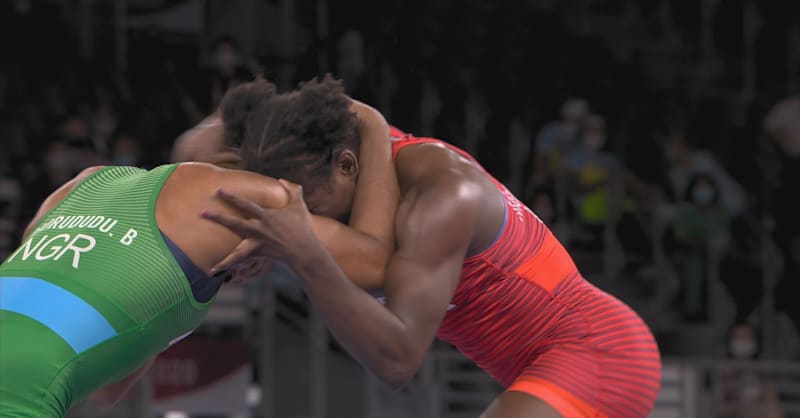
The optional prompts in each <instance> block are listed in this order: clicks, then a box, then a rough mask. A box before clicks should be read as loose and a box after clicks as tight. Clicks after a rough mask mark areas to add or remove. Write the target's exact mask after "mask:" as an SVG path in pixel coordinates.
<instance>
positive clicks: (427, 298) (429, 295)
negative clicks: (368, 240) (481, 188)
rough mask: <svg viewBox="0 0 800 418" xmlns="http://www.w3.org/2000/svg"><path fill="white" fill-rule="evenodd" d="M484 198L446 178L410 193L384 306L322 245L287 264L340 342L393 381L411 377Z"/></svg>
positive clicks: (447, 297) (440, 313)
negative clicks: (337, 262) (357, 283)
mask: <svg viewBox="0 0 800 418" xmlns="http://www.w3.org/2000/svg"><path fill="white" fill-rule="evenodd" d="M479 198H480V197H479V193H478V187H476V186H473V185H470V184H468V183H467V184H465V183H463V182H461V181H459V180H458V179H453V178H449V177H443V178H441V179H439V180H436V181H434V182H432V183H429V184H427V185H425V186H423V187H422V188H420V189H413V190H410V191H409V192H408V193H407V194H406V196H405V197H404V199H403V202H402V203H401V205H400V207H399V208H398V216H397V221H396V222H397V238H398V249H397V251H396V252H395V253H394V254H393V255H392V257H391V259H390V261H389V265H388V267H387V272H386V279H385V285H384V289H385V291H386V301H387V303H386V305H385V306H384V305H381V304H380V303H378V302H377V301H376V300H375V299H374V298H372V297H371V296H370V295H369V294H368V293H366V292H364V291H362V290H361V289H358V288H357V287H356V286H354V285H353V284H352V283H351V282H350V281H349V280H348V279H347V277H346V276H345V275H344V274H343V272H342V270H341V269H340V268H339V266H338V265H337V264H336V262H335V261H334V259H333V257H331V256H330V255H329V254H328V253H327V252H325V251H324V249H322V248H321V246H319V245H317V246H316V247H313V246H310V247H309V249H308V252H306V253H305V254H303V255H299V256H298V259H297V260H294V261H292V262H290V264H291V265H292V267H293V269H294V271H295V272H296V273H297V274H298V276H299V277H300V278H301V279H302V281H303V285H304V287H305V289H306V293H307V294H308V295H309V297H310V299H311V301H312V302H313V304H314V305H315V306H316V307H317V309H319V311H320V312H321V313H322V315H323V317H324V318H325V320H326V322H327V325H328V327H329V328H330V329H331V331H332V332H333V333H334V335H335V336H336V337H337V339H338V340H339V341H340V342H341V344H342V345H343V346H345V347H346V348H347V349H348V350H349V351H350V353H352V354H353V355H354V356H355V357H356V358H357V359H358V360H359V361H360V362H361V363H362V364H363V365H365V366H366V367H367V368H369V369H370V370H371V371H372V372H373V373H375V374H376V375H377V376H379V377H380V378H381V379H382V380H384V381H385V382H387V383H389V384H391V385H394V386H400V385H402V384H405V383H406V382H407V381H409V380H410V379H411V378H412V377H413V376H414V374H415V373H416V371H417V370H418V369H419V367H420V366H421V364H422V362H423V360H424V358H425V355H426V353H427V351H428V349H429V348H430V345H431V343H432V341H433V338H434V336H435V334H436V331H437V329H438V328H439V326H440V324H441V321H442V319H443V318H444V315H445V313H446V310H447V306H448V304H449V302H450V299H451V298H452V296H453V294H454V292H455V288H456V286H457V285H458V280H459V276H460V272H461V267H462V263H463V261H464V257H465V255H466V252H467V249H468V247H469V244H470V242H471V240H472V237H473V233H474V225H475V220H476V216H477V206H478V199H479Z"/></svg>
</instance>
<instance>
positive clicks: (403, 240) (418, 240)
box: [384, 187, 477, 340]
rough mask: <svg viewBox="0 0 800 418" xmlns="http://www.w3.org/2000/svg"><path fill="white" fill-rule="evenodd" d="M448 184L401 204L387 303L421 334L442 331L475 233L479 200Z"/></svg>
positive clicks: (390, 263)
mask: <svg viewBox="0 0 800 418" xmlns="http://www.w3.org/2000/svg"><path fill="white" fill-rule="evenodd" d="M436 189H437V188H435V187H434V188H432V191H433V190H436ZM448 189H449V188H445V191H444V192H442V191H440V192H423V193H421V194H420V195H418V196H411V197H410V199H409V201H407V202H404V203H403V204H401V206H400V208H399V209H398V224H397V237H398V249H397V251H396V252H395V254H394V255H393V256H392V258H391V260H390V262H389V266H388V267H387V274H386V282H385V284H384V289H385V291H386V300H387V303H386V306H387V308H388V309H390V310H391V311H392V312H394V313H395V314H396V315H397V316H398V318H399V319H400V320H401V321H403V323H404V324H405V325H406V326H407V327H408V328H409V329H411V330H413V332H414V333H415V334H416V337H417V338H420V339H429V340H432V338H433V336H434V335H435V333H436V330H438V328H439V324H440V323H441V321H442V319H443V318H444V315H445V313H446V312H447V307H448V305H449V304H450V301H451V299H452V297H453V294H454V293H455V290H456V287H457V286H458V283H459V279H460V276H461V269H462V266H463V263H464V257H465V256H466V253H467V249H468V248H469V245H470V243H471V241H472V237H473V234H474V226H475V217H476V210H477V209H476V204H475V201H474V200H473V199H471V198H469V197H467V198H466V199H465V198H464V196H461V195H460V193H459V191H457V190H456V191H452V190H448ZM444 196H446V198H443V197H444Z"/></svg>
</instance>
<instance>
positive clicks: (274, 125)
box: [222, 76, 360, 221]
mask: <svg viewBox="0 0 800 418" xmlns="http://www.w3.org/2000/svg"><path fill="white" fill-rule="evenodd" d="M349 109H350V99H349V98H348V97H347V96H346V95H345V93H344V88H343V87H342V83H341V81H339V80H334V79H333V78H332V77H330V76H325V77H323V78H322V79H314V80H311V81H308V82H306V83H302V84H301V85H300V87H299V88H298V89H297V90H294V91H292V92H289V93H284V94H275V87H274V86H273V85H272V84H271V83H269V82H267V81H265V80H262V79H258V80H256V81H254V82H251V83H245V84H242V85H240V86H238V87H236V88H234V89H232V90H231V91H230V92H229V93H228V94H227V95H226V96H225V98H224V99H223V102H222V118H223V122H224V124H225V139H226V142H227V144H229V145H230V146H234V147H238V148H239V149H240V152H241V156H242V160H243V167H244V169H246V170H249V171H254V172H257V173H260V174H264V175H267V176H270V177H275V178H283V179H287V180H289V181H292V182H295V183H299V184H301V185H302V186H303V191H304V197H305V201H306V204H307V205H308V208H309V210H311V212H313V213H315V214H318V215H323V216H328V217H332V218H335V219H339V220H342V221H346V220H347V218H348V217H349V215H350V209H351V207H352V203H353V196H354V193H355V186H356V180H357V178H358V172H359V170H358V149H359V146H360V138H359V136H358V130H357V126H356V125H357V119H356V115H355V114H354V113H353V112H351V111H350V110H349Z"/></svg>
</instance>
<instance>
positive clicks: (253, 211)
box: [217, 188, 264, 218]
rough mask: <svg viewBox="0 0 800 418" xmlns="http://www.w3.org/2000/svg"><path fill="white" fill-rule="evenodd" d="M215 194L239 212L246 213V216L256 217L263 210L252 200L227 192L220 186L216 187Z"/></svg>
mask: <svg viewBox="0 0 800 418" xmlns="http://www.w3.org/2000/svg"><path fill="white" fill-rule="evenodd" d="M217 196H218V197H219V198H220V199H222V200H223V201H225V203H227V204H229V205H231V206H233V207H234V208H236V209H238V210H239V211H240V212H242V213H243V214H245V215H247V216H248V217H253V218H258V217H260V216H261V215H262V214H263V212H264V208H262V207H261V206H258V205H257V204H255V203H254V202H253V201H251V200H249V199H245V198H243V197H241V196H239V195H238V194H236V193H233V192H229V191H227V190H225V189H221V188H220V189H217Z"/></svg>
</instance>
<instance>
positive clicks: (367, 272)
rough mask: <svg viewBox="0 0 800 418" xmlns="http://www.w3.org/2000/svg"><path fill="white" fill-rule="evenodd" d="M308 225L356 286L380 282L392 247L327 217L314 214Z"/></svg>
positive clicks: (370, 286) (369, 287) (379, 284)
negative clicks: (310, 224)
mask: <svg viewBox="0 0 800 418" xmlns="http://www.w3.org/2000/svg"><path fill="white" fill-rule="evenodd" d="M312 226H313V228H314V232H315V234H316V235H317V238H318V239H319V241H320V242H322V244H323V245H324V246H325V248H327V249H328V251H329V252H330V253H331V255H332V256H333V257H334V259H335V260H336V262H337V263H338V264H339V266H340V267H341V269H342V270H343V271H344V274H346V275H347V277H348V278H349V279H350V280H351V281H352V282H353V283H355V284H356V286H358V287H360V288H362V289H366V290H375V289H379V288H381V287H382V286H383V281H384V275H385V273H386V263H387V260H388V259H389V257H390V256H391V253H392V251H393V249H392V247H390V246H388V245H386V244H384V243H383V242H381V241H380V240H378V239H374V238H373V237H371V236H369V235H368V234H365V233H363V232H361V231H358V230H356V229H353V228H349V227H348V226H347V225H344V224H342V223H340V222H338V221H335V220H333V219H330V218H324V217H319V216H314V217H312Z"/></svg>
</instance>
